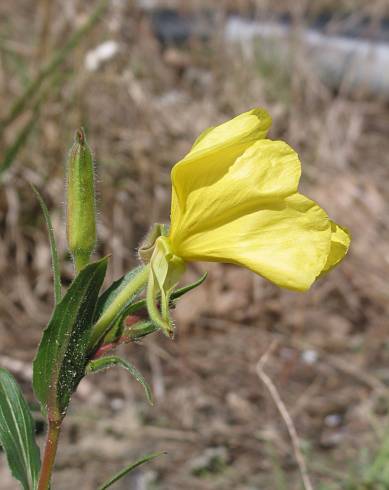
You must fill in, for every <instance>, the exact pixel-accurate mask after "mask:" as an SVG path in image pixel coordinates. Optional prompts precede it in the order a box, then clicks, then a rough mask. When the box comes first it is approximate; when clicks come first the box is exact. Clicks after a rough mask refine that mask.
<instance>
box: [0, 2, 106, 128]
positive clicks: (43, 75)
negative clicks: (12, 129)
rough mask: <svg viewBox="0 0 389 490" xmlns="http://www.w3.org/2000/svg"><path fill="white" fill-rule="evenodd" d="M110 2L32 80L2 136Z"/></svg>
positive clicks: (100, 5) (3, 124) (6, 121)
mask: <svg viewBox="0 0 389 490" xmlns="http://www.w3.org/2000/svg"><path fill="white" fill-rule="evenodd" d="M108 3H109V0H101V1H100V2H99V3H98V5H97V7H96V9H95V10H94V11H93V12H92V14H91V15H90V17H89V18H88V20H87V21H86V22H85V24H83V25H82V26H81V27H80V28H79V29H78V30H77V31H76V32H74V34H73V35H72V36H71V37H70V39H69V41H68V42H67V43H66V44H65V45H64V47H63V48H62V49H61V50H60V51H58V52H57V53H56V54H54V56H53V57H52V59H51V60H50V61H49V62H48V63H47V64H46V65H44V66H43V67H42V69H41V70H40V71H39V72H38V74H37V76H36V78H35V79H34V80H32V81H31V82H30V83H29V84H28V86H27V87H26V89H25V91H24V92H23V93H22V95H21V96H20V97H19V98H18V99H17V100H16V101H15V103H14V104H13V106H12V107H11V110H10V112H9V114H8V115H7V116H6V117H5V118H4V119H3V121H1V122H0V134H1V133H2V131H4V129H5V128H6V127H7V126H8V125H9V124H11V123H12V122H13V121H14V120H15V119H16V118H17V117H18V116H19V114H21V113H22V112H23V111H24V109H25V107H26V106H27V105H28V103H29V102H30V100H31V99H32V97H33V96H34V95H35V94H36V93H37V92H38V90H39V88H40V87H41V85H42V83H43V82H44V81H45V80H46V79H47V78H48V77H49V76H50V75H52V74H53V73H55V71H56V70H57V69H58V68H59V66H61V65H62V63H63V62H64V61H65V60H66V58H67V56H68V54H69V53H70V52H71V51H72V50H73V49H74V48H75V47H76V46H77V45H78V44H79V42H80V41H81V40H82V38H83V37H84V36H85V35H86V34H87V33H88V32H89V30H90V29H91V28H92V27H93V26H94V25H95V24H96V22H97V21H98V20H99V19H100V17H101V15H102V14H103V12H104V11H105V9H106V8H107V7H108Z"/></svg>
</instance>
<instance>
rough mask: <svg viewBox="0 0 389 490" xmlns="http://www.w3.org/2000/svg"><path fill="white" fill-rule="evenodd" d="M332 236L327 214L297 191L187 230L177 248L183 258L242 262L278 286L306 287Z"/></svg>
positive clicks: (320, 265) (324, 258)
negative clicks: (206, 226)
mask: <svg viewBox="0 0 389 490" xmlns="http://www.w3.org/2000/svg"><path fill="white" fill-rule="evenodd" d="M330 242H331V224H330V221H329V219H328V217H327V214H326V213H325V212H324V211H323V210H322V209H321V208H320V207H319V206H318V205H317V204H316V203H315V202H313V201H311V200H310V199H308V198H306V197H305V196H302V195H301V194H297V193H296V194H294V195H292V196H289V197H287V198H285V199H283V200H278V201H275V202H269V203H267V204H266V205H263V204H262V203H261V206H260V207H259V209H257V211H255V212H253V213H251V214H247V215H243V216H241V217H239V218H237V219H236V220H234V221H231V222H228V223H225V224H221V225H220V226H217V227H215V228H212V229H209V230H208V231H205V232H200V233H197V234H193V235H188V236H187V237H186V239H184V240H183V241H182V242H181V243H179V244H178V249H175V253H176V254H177V255H179V256H181V257H182V258H183V259H184V260H187V261H191V260H200V261H217V262H230V263H235V264H238V265H242V266H244V267H247V268H248V269H250V270H252V271H254V272H256V273H257V274H260V275H261V276H263V277H265V278H267V279H269V280H270V281H272V282H273V283H275V284H277V285H279V286H282V287H286V288H289V289H293V290H299V291H304V290H306V289H308V288H309V287H310V286H311V284H312V283H313V282H314V280H315V279H316V277H317V276H318V275H319V274H320V272H321V271H322V270H323V268H324V266H325V264H326V261H327V257H328V254H329V251H330ZM176 245H177V244H174V245H173V248H175V246H176Z"/></svg>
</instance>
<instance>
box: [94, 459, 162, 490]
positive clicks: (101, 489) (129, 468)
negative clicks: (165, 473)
mask: <svg viewBox="0 0 389 490" xmlns="http://www.w3.org/2000/svg"><path fill="white" fill-rule="evenodd" d="M163 454H167V453H166V452H164V451H161V452H159V453H151V454H148V455H147V456H144V457H143V458H141V459H138V461H135V463H132V464H130V465H129V466H126V467H125V468H123V469H122V470H121V471H119V472H118V473H116V475H114V476H113V477H112V478H110V479H109V480H107V481H106V482H105V483H103V485H101V487H99V488H98V490H106V489H107V488H109V487H110V486H111V485H113V484H114V483H116V482H117V481H119V480H120V479H121V478H123V476H126V475H127V474H128V473H130V472H131V471H133V470H135V468H137V467H138V466H141V465H142V464H144V463H148V462H149V461H151V460H152V459H154V458H158V456H162V455H163Z"/></svg>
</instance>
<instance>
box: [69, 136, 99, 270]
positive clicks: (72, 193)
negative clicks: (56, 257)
mask: <svg viewBox="0 0 389 490" xmlns="http://www.w3.org/2000/svg"><path fill="white" fill-rule="evenodd" d="M66 204H67V206H66V232H67V241H68V247H69V250H70V253H71V254H72V256H73V260H74V264H75V268H76V271H80V270H81V269H82V268H83V267H84V266H85V265H87V264H88V262H89V258H90V255H91V253H92V252H93V249H94V247H95V244H96V204H95V189H94V171H93V158H92V153H91V150H90V148H89V146H88V145H87V143H86V139H85V134H84V131H83V130H82V129H81V128H80V129H79V130H78V131H77V132H76V136H75V142H74V144H73V147H72V149H71V151H70V155H69V160H68V164H67V203H66Z"/></svg>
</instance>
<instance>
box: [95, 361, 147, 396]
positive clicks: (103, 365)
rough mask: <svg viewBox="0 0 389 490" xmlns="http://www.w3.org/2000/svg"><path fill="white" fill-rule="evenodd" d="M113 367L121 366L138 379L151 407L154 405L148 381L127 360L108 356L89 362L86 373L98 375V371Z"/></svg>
mask: <svg viewBox="0 0 389 490" xmlns="http://www.w3.org/2000/svg"><path fill="white" fill-rule="evenodd" d="M112 366H121V367H123V368H124V369H127V371H128V372H129V373H130V374H131V375H132V376H133V377H134V378H135V379H136V381H138V383H140V384H141V385H142V387H143V389H144V390H145V394H146V398H147V401H148V402H149V403H150V405H153V396H152V393H151V389H150V386H149V385H148V383H147V381H146V380H145V378H144V377H143V376H142V374H141V373H140V372H139V371H138V370H137V369H136V367H135V366H133V365H132V364H131V363H129V362H128V361H126V360H125V359H122V358H121V357H118V356H106V357H101V358H100V359H94V360H92V361H89V362H88V364H87V366H86V369H85V373H86V374H90V373H96V372H97V371H101V370H103V369H108V368H110V367H112Z"/></svg>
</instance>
